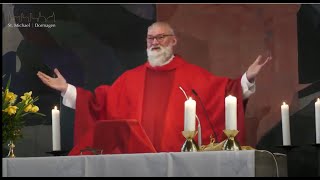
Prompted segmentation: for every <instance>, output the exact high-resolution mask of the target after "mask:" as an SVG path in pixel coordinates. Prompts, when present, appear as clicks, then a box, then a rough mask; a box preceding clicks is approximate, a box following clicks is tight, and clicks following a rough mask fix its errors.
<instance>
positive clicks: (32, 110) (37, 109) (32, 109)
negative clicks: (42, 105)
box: [31, 106, 39, 113]
mask: <svg viewBox="0 0 320 180" xmlns="http://www.w3.org/2000/svg"><path fill="white" fill-rule="evenodd" d="M38 111H39V107H38V106H33V107H32V108H31V112H33V113H36V112H38Z"/></svg>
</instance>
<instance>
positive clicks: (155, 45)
mask: <svg viewBox="0 0 320 180" xmlns="http://www.w3.org/2000/svg"><path fill="white" fill-rule="evenodd" d="M175 44H176V38H175V36H174V35H173V34H172V33H171V32H170V29H168V28H166V27H163V26H153V27H151V28H149V30H148V35H147V54H148V60H149V62H150V64H151V66H161V65H163V64H165V63H166V62H167V61H168V60H169V59H170V57H171V56H172V55H173V46H174V45H175Z"/></svg>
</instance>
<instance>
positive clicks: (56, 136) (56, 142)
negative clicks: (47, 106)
mask: <svg viewBox="0 0 320 180" xmlns="http://www.w3.org/2000/svg"><path fill="white" fill-rule="evenodd" d="M52 150H53V151H60V150H61V143H60V111H59V110H58V109H57V106H55V107H54V109H52Z"/></svg>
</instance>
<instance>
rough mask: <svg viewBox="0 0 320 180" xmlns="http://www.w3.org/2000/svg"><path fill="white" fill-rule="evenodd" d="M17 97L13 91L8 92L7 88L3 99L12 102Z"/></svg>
mask: <svg viewBox="0 0 320 180" xmlns="http://www.w3.org/2000/svg"><path fill="white" fill-rule="evenodd" d="M16 99H17V95H16V94H14V93H13V92H10V91H9V90H8V89H7V90H6V97H5V101H6V102H10V104H13V103H14V102H15V101H16Z"/></svg>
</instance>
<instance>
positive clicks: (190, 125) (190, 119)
mask: <svg viewBox="0 0 320 180" xmlns="http://www.w3.org/2000/svg"><path fill="white" fill-rule="evenodd" d="M195 129H196V101H195V100H193V99H192V98H191V97H189V99H188V100H187V101H185V102H184V131H195Z"/></svg>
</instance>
